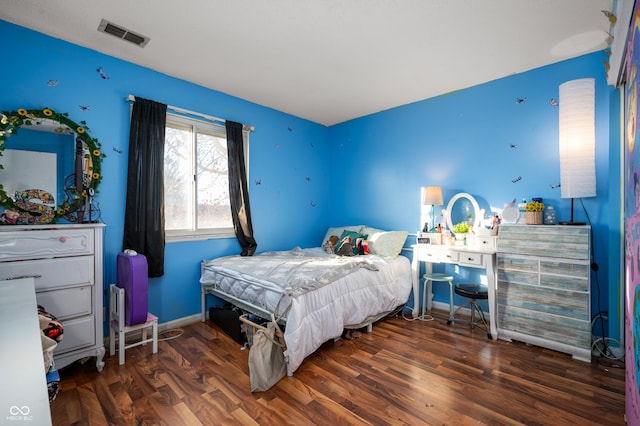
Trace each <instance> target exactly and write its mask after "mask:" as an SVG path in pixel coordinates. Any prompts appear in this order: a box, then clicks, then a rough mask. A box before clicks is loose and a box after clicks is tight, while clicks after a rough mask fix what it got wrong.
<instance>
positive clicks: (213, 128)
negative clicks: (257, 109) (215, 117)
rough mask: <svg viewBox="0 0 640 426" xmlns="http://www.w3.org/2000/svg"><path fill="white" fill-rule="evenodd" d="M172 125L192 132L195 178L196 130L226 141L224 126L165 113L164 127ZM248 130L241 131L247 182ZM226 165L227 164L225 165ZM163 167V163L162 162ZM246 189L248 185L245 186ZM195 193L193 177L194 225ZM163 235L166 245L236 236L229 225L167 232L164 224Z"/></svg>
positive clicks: (195, 184) (196, 186) (194, 174)
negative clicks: (205, 131)
mask: <svg viewBox="0 0 640 426" xmlns="http://www.w3.org/2000/svg"><path fill="white" fill-rule="evenodd" d="M171 124H173V125H174V126H176V127H178V126H181V127H185V126H186V127H191V129H192V132H193V137H192V141H191V143H192V153H193V154H192V158H191V160H192V161H191V172H192V176H196V173H197V161H198V158H197V155H198V152H197V137H196V136H197V133H196V132H197V130H198V129H204V130H207V131H208V132H209V133H214V134H216V135H217V136H220V137H224V138H225V139H226V133H227V132H226V128H225V126H224V125H223V124H222V125H221V124H220V123H219V122H215V121H212V120H206V119H200V118H194V117H190V116H185V115H182V114H177V113H175V112H169V111H167V122H166V124H165V127H170V125H171ZM249 133H250V132H249V130H243V131H242V136H243V138H242V139H243V144H244V157H245V158H244V160H245V172H246V175H247V181H249ZM227 164H228V163H227ZM163 167H164V162H163ZM247 187H248V185H247ZM197 191H198V182H197V179H196V178H195V177H194V178H193V179H192V181H191V192H192V194H193V203H194V205H193V206H192V207H193V209H194V223H197V214H198V213H197V211H198V208H197V201H198V200H197V196H196V195H197ZM163 195H165V193H164V188H163ZM164 233H165V242H167V243H172V242H182V241H201V240H210V239H220V238H235V237H236V234H235V231H234V228H233V225H231V226H230V227H223V228H202V229H198V228H197V227H196V228H195V229H190V230H185V229H173V230H167V229H166V223H165V229H164Z"/></svg>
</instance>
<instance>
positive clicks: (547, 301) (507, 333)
mask: <svg viewBox="0 0 640 426" xmlns="http://www.w3.org/2000/svg"><path fill="white" fill-rule="evenodd" d="M590 231H591V229H590V227H589V226H562V225H501V226H500V231H499V234H498V248H497V249H498V252H497V256H496V262H497V271H498V292H497V293H498V295H497V305H498V318H497V320H498V336H499V338H502V339H506V340H512V339H513V340H517V341H521V342H526V343H530V344H533V345H537V346H542V347H546V348H549V349H553V350H557V351H560V352H565V353H569V354H571V355H572V356H573V357H574V358H576V359H580V360H582V361H587V362H590V361H591V279H590V278H591V268H590V266H591V261H590V241H591V238H590Z"/></svg>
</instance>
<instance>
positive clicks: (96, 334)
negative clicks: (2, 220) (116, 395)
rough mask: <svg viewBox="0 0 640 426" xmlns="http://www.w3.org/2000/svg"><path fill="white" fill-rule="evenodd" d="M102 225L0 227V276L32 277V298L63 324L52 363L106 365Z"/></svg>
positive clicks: (61, 364) (98, 366) (99, 369)
mask: <svg viewBox="0 0 640 426" xmlns="http://www.w3.org/2000/svg"><path fill="white" fill-rule="evenodd" d="M103 227H104V225H102V224H82V225H46V226H3V227H0V280H1V279H16V278H20V277H33V278H34V280H35V290H36V300H37V302H38V304H39V305H42V306H43V307H44V308H45V309H46V310H47V311H48V312H49V313H51V314H53V315H54V316H56V317H57V318H58V319H59V320H60V321H61V322H62V324H63V327H64V337H63V339H62V341H61V342H60V343H59V344H58V346H57V347H56V349H55V351H54V361H55V365H56V368H62V367H65V366H67V365H69V364H70V363H72V362H74V361H76V360H79V359H82V358H86V357H91V356H95V357H96V367H97V369H98V371H102V368H103V367H104V361H103V358H104V352H105V351H104V330H103V327H104V325H103V306H102V292H103V286H102V276H103V269H102V229H103Z"/></svg>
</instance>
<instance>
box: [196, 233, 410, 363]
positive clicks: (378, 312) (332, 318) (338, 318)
mask: <svg viewBox="0 0 640 426" xmlns="http://www.w3.org/2000/svg"><path fill="white" fill-rule="evenodd" d="M345 232H349V233H352V234H353V233H356V234H358V235H361V236H362V237H365V238H368V240H367V241H368V246H369V250H370V252H369V254H368V255H365V256H362V255H354V256H337V255H335V254H329V253H327V251H325V250H324V249H323V248H322V247H314V248H308V249H301V248H294V249H292V250H288V251H277V252H265V253H261V254H259V255H255V256H251V257H241V256H226V257H221V258H217V259H213V260H205V261H203V262H202V265H201V277H200V283H201V285H202V320H203V321H204V319H205V307H206V304H205V298H206V295H207V294H213V295H215V296H217V297H219V298H221V299H223V300H225V301H227V302H230V303H232V304H234V305H236V306H238V307H240V308H242V309H244V310H246V311H248V312H251V313H254V314H256V315H259V316H261V317H263V318H267V319H269V318H271V314H275V315H276V316H278V315H279V314H280V313H282V312H284V311H285V310H287V309H288V311H287V313H286V315H285V316H284V317H283V319H282V324H283V325H285V329H284V339H285V343H286V348H287V349H286V352H285V357H286V359H287V374H288V375H292V374H293V373H294V372H295V370H296V369H297V368H298V367H299V366H300V365H301V363H302V361H303V360H304V358H305V357H307V356H308V355H310V354H312V353H313V352H314V351H315V350H316V349H318V348H319V347H320V345H322V344H323V343H324V342H326V341H328V340H331V339H335V338H337V337H340V336H341V334H342V332H343V330H344V329H345V328H361V327H365V326H369V325H370V324H371V323H373V322H374V321H376V320H378V319H380V318H382V317H384V316H386V315H387V314H389V313H391V312H393V311H394V310H395V309H396V308H398V307H399V306H402V305H404V304H405V303H406V302H407V300H408V298H409V294H410V292H411V289H412V274H411V265H410V262H409V259H408V258H406V257H404V256H400V255H399V254H400V251H401V250H402V247H403V245H404V242H405V240H406V237H407V233H406V232H404V231H382V230H379V229H375V228H369V227H366V226H348V227H337V228H329V229H328V230H327V233H326V235H325V238H324V241H325V242H326V241H327V239H328V238H329V236H331V235H337V236H341V237H342V236H343V235H344V233H345ZM276 308H277V310H278V312H274V311H275V310H276Z"/></svg>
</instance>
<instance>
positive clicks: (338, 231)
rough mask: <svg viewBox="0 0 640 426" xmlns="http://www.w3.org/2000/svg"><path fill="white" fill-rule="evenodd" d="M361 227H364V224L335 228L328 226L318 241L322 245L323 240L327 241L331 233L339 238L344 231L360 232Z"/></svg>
mask: <svg viewBox="0 0 640 426" xmlns="http://www.w3.org/2000/svg"><path fill="white" fill-rule="evenodd" d="M362 228H364V226H362V225H352V226H337V227H335V228H329V229H327V233H326V234H324V238H323V239H322V241H321V242H320V246H322V245H323V244H324V243H325V242H327V240H328V239H329V237H330V236H332V235H335V236H336V237H338V238H340V235H342V233H343V232H344V231H353V232H357V233H360V231H361V230H362Z"/></svg>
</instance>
